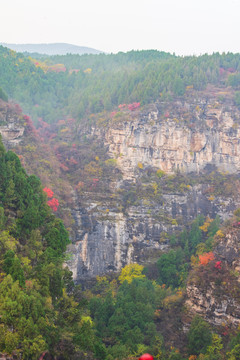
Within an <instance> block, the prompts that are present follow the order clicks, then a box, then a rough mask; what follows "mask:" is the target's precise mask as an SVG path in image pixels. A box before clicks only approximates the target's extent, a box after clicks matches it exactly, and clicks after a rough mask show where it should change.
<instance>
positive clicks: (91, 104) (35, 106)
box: [0, 46, 240, 123]
mask: <svg viewBox="0 0 240 360" xmlns="http://www.w3.org/2000/svg"><path fill="white" fill-rule="evenodd" d="M239 57H240V55H239V54H231V53H228V54H218V53H216V54H213V55H203V56H199V57H195V56H189V57H179V56H175V55H171V54H169V53H164V52H158V51H155V50H149V51H131V52H128V53H118V54H116V55H113V54H110V55H106V54H99V55H82V56H79V55H65V56H53V57H47V58H44V57H43V58H40V59H37V60H34V59H32V58H26V57H24V55H23V54H20V53H15V52H14V51H12V50H9V49H7V48H4V47H2V46H1V47H0V59H1V61H0V87H2V88H3V90H4V91H5V92H6V93H7V94H8V96H9V97H10V98H12V99H15V100H16V101H18V102H19V103H20V105H21V106H22V107H23V109H24V111H25V112H26V113H28V114H29V115H32V117H33V119H34V121H36V120H37V118H39V117H40V118H43V120H44V121H47V122H49V123H53V122H55V121H56V120H60V119H61V118H62V117H64V116H67V115H69V116H73V117H75V118H76V119H77V120H83V119H84V120H85V121H86V120H87V118H88V116H89V115H90V114H92V113H98V112H101V111H104V110H112V109H114V108H116V107H117V106H118V105H120V104H123V103H126V104H129V103H133V102H140V103H141V104H142V105H143V104H148V103H150V102H153V101H155V100H156V99H158V98H159V97H161V98H162V99H163V100H166V99H170V98H171V97H172V96H176V95H177V96H183V95H184V94H185V92H186V91H187V90H188V89H191V88H194V89H196V90H200V89H204V88H205V87H206V85H207V84H214V85H221V84H225V85H226V84H230V85H233V86H235V87H237V86H239V83H240V76H239V73H238V72H239V68H240V65H239V64H240V61H239ZM238 101H239V99H238Z"/></svg>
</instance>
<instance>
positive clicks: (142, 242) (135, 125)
mask: <svg viewBox="0 0 240 360" xmlns="http://www.w3.org/2000/svg"><path fill="white" fill-rule="evenodd" d="M119 119H120V121H119ZM239 120H240V113H239V111H238V109H237V108H236V107H234V106H233V103H232V102H231V101H230V100H228V101H227V102H226V104H225V105H224V104H220V103H219V102H218V101H217V100H216V96H214V97H212V98H211V97H210V98H209V97H208V98H198V99H191V101H189V102H187V101H183V102H180V101H178V102H173V103H171V104H167V105H166V104H165V103H156V104H154V105H152V106H149V107H146V108H145V109H144V110H140V111H136V112H134V113H131V112H129V111H128V112H127V111H126V112H125V113H124V112H123V113H122V114H120V115H117V116H116V118H113V119H112V120H111V122H110V125H108V126H106V127H92V128H91V129H90V132H89V133H88V136H95V137H97V138H99V140H100V139H104V142H105V146H107V148H108V151H109V154H110V155H111V157H114V158H115V159H116V160H117V166H118V168H119V169H120V170H121V173H122V180H120V181H117V182H115V183H113V184H112V188H113V189H114V191H115V197H116V198H117V199H118V200H116V201H118V202H119V203H121V200H120V197H119V194H118V189H123V190H125V191H126V187H127V186H129V184H130V187H131V186H133V184H138V183H139V182H141V181H142V178H141V176H142V175H141V173H143V172H144V170H146V169H155V170H156V169H161V170H162V171H164V173H166V174H172V173H174V172H175V173H176V172H177V173H178V172H180V173H191V174H193V173H195V174H198V176H200V175H201V174H202V172H203V171H204V170H205V171H206V169H207V170H208V169H209V170H212V169H214V168H215V169H216V168H217V169H219V170H220V171H224V172H229V173H238V171H239V170H240V140H239V135H240V128H239V125H238V122H239ZM197 182H198V181H196V182H195V184H193V185H191V186H190V185H188V189H185V191H179V190H178V189H176V188H175V189H172V190H169V191H163V192H162V194H161V200H159V201H158V200H156V199H155V201H152V200H149V199H146V198H145V199H141V200H140V201H139V202H138V203H137V204H136V203H133V204H131V205H130V206H129V207H128V208H127V209H125V210H124V211H120V210H119V207H118V208H117V206H113V204H112V202H110V201H109V199H107V198H105V199H104V201H102V200H101V201H95V202H94V201H93V199H92V200H90V202H89V203H88V204H87V203H86V201H85V200H84V198H83V197H81V196H80V197H78V198H76V199H75V208H74V209H73V211H72V214H73V217H74V218H75V220H76V224H77V225H76V231H75V235H76V238H75V242H74V244H73V245H72V246H71V248H70V251H71V252H72V260H71V261H70V262H69V266H70V268H71V270H72V271H73V273H74V278H75V280H76V281H77V280H79V279H81V278H86V277H91V276H95V275H99V274H104V273H107V272H109V271H118V270H119V269H120V268H121V267H122V266H124V265H126V264H127V263H129V262H133V261H138V262H143V263H144V262H147V261H152V260H153V259H154V257H157V256H158V254H159V252H160V251H162V250H164V249H165V248H166V247H167V246H168V243H169V240H168V239H169V236H168V235H169V234H171V233H172V232H173V231H176V230H181V228H182V226H183V225H184V224H186V223H188V222H189V221H191V220H193V219H194V218H195V217H196V216H197V215H198V214H204V215H209V216H210V217H215V216H216V214H219V215H220V217H221V218H222V219H226V218H228V217H229V215H230V214H231V213H232V211H233V210H234V209H235V208H236V207H238V206H239V198H238V195H237V193H236V194H235V195H234V198H233V197H232V196H231V195H229V194H227V193H224V191H223V192H222V194H220V195H219V194H217V195H216V196H210V195H209V192H208V189H209V187H210V184H209V183H207V182H205V183H204V182H201V183H200V184H199V183H197ZM150 183H151V181H150ZM152 183H153V181H152ZM196 183H197V184H196ZM131 184H132V185H131ZM236 184H238V182H236ZM237 186H238V185H237ZM141 189H142V188H141ZM137 191H138V190H137ZM140 191H141V190H140ZM130 196H131V192H129V197H130ZM88 201H89V199H88ZM77 229H78V230H77ZM189 291H190V290H189ZM192 291H194V289H193V290H192ZM196 296H197V295H196ZM220 308H221V306H220ZM220 311H221V310H220Z"/></svg>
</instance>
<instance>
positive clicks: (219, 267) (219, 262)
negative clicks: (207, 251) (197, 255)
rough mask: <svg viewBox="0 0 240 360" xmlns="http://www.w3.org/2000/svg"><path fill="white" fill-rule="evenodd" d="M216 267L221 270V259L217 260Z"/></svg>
mask: <svg viewBox="0 0 240 360" xmlns="http://www.w3.org/2000/svg"><path fill="white" fill-rule="evenodd" d="M214 267H215V268H216V269H218V270H221V269H222V262H221V261H217V262H216V263H215V265H214Z"/></svg>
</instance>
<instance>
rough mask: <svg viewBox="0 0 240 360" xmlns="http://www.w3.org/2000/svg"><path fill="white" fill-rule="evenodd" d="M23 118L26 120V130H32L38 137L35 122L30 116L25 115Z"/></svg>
mask: <svg viewBox="0 0 240 360" xmlns="http://www.w3.org/2000/svg"><path fill="white" fill-rule="evenodd" d="M23 119H24V120H25V121H26V130H27V131H29V132H31V133H32V134H33V135H35V136H36V137H38V132H37V130H36V128H35V126H34V125H33V122H32V119H31V118H30V116H28V115H23Z"/></svg>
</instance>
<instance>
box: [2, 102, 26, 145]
mask: <svg viewBox="0 0 240 360" xmlns="http://www.w3.org/2000/svg"><path fill="white" fill-rule="evenodd" d="M23 133H24V126H23V121H22V119H20V116H19V114H18V113H17V110H16V107H15V106H14V105H11V104H8V103H5V102H4V101H2V100H1V99H0V134H1V135H2V139H3V143H4V145H5V146H6V147H7V148H11V147H14V146H16V145H18V144H19V142H20V141H21V139H22V136H23Z"/></svg>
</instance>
